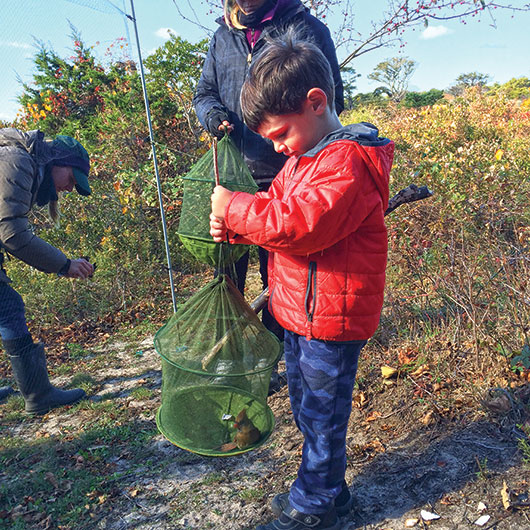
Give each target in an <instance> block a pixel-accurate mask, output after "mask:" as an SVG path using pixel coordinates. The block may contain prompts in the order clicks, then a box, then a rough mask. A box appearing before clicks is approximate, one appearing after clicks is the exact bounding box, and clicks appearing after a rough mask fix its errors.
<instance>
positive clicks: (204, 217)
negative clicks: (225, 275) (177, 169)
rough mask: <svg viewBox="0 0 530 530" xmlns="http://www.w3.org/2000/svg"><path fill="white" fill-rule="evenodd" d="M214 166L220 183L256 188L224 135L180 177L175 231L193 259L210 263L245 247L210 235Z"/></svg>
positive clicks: (229, 258) (229, 259) (227, 260)
mask: <svg viewBox="0 0 530 530" xmlns="http://www.w3.org/2000/svg"><path fill="white" fill-rule="evenodd" d="M214 145H215V143H214ZM216 168H218V173H219V184H220V185H221V186H224V187H225V188H227V189H229V190H231V191H245V192H247V193H256V191H257V190H258V187H257V186H256V183H255V182H254V179H253V178H252V175H251V174H250V171H249V170H248V167H247V166H246V164H245V161H244V160H243V158H242V157H241V155H240V153H239V151H238V149H237V147H236V146H235V144H234V142H233V141H232V140H231V139H230V137H229V136H228V135H225V136H224V137H223V138H222V140H220V141H219V142H218V143H217V149H213V148H212V149H210V150H209V151H208V152H207V153H206V154H205V155H204V156H203V157H202V158H201V159H200V160H199V161H198V162H197V163H196V164H195V165H194V166H193V167H192V168H191V170H190V171H189V173H187V174H186V175H185V176H184V177H183V181H184V196H183V199H182V210H181V213H180V221H179V227H178V235H179V237H180V240H181V241H182V244H183V245H184V246H185V247H186V249H187V250H189V252H191V253H192V254H193V256H195V258H196V259H198V260H199V261H200V262H202V263H206V264H208V265H212V266H214V267H218V266H219V265H220V264H221V265H230V264H231V263H234V262H236V261H237V260H238V259H239V258H240V257H241V256H242V255H243V254H244V253H245V252H246V251H247V250H248V247H247V246H246V245H227V244H226V243H215V242H214V241H213V239H212V236H211V235H210V212H211V209H212V208H211V202H210V197H211V195H212V191H213V188H214V186H215V184H216Z"/></svg>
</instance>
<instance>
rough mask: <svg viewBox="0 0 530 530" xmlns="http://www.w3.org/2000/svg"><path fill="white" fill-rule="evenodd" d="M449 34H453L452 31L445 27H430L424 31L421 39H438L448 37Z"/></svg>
mask: <svg viewBox="0 0 530 530" xmlns="http://www.w3.org/2000/svg"><path fill="white" fill-rule="evenodd" d="M448 33H451V30H450V29H449V28H446V27H445V26H429V27H427V28H425V29H424V30H423V31H422V33H421V38H422V39H436V38H438V37H442V36H443V35H447V34H448Z"/></svg>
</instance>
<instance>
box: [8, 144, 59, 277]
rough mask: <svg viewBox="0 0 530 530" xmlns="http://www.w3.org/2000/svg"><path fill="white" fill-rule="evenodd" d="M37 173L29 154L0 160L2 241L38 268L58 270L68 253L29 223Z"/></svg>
mask: <svg viewBox="0 0 530 530" xmlns="http://www.w3.org/2000/svg"><path fill="white" fill-rule="evenodd" d="M17 151H18V150H17ZM34 173H35V165H34V162H33V161H32V159H31V157H30V156H20V155H16V156H15V155H10V156H6V157H3V158H2V160H0V177H1V179H2V182H1V186H0V244H1V245H2V246H3V247H4V248H5V249H6V250H7V251H8V252H9V253H10V254H12V255H13V256H15V257H16V258H18V259H20V260H22V261H24V262H25V263H27V264H28V265H31V266H32V267H34V268H35V269H38V270H40V271H43V272H49V273H53V272H59V271H60V270H61V269H62V267H63V266H64V265H65V264H66V262H67V258H66V256H65V255H64V254H63V253H62V252H61V251H60V250H59V249H57V248H55V247H54V246H52V245H50V244H48V243H46V241H44V240H42V239H41V238H40V237H37V236H36V235H35V234H33V232H32V230H31V226H30V224H29V220H28V213H29V210H30V208H31V204H32V196H33V194H32V186H33V182H34Z"/></svg>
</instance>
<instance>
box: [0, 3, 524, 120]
mask: <svg viewBox="0 0 530 530" xmlns="http://www.w3.org/2000/svg"><path fill="white" fill-rule="evenodd" d="M176 1H177V3H178V5H179V6H181V8H182V9H183V10H184V11H185V12H186V14H187V15H189V16H192V13H190V11H189V7H188V6H189V2H188V0H176ZM111 2H112V3H111ZM111 2H109V1H107V0H48V1H46V2H44V1H42V0H2V17H1V19H0V71H2V77H3V79H2V83H1V84H0V119H12V118H14V116H15V114H16V112H17V109H18V104H17V102H16V97H17V95H20V93H21V85H20V84H19V82H18V81H17V76H18V77H20V78H21V79H22V80H24V81H26V82H28V81H31V79H32V78H31V73H32V67H33V62H32V57H33V56H34V54H35V51H36V48H35V45H34V42H35V39H37V40H39V41H42V42H44V43H46V44H47V45H48V46H49V47H51V48H53V49H54V50H55V51H56V52H57V53H59V54H60V55H61V56H64V57H68V56H69V55H70V53H71V47H72V46H71V39H70V37H69V35H70V33H71V30H70V23H71V24H73V26H75V27H76V28H77V30H78V31H79V32H80V33H81V37H82V39H83V40H84V42H85V43H86V44H88V45H95V48H94V50H95V53H96V55H97V56H98V57H100V58H101V59H102V60H105V57H107V56H106V55H105V53H106V50H107V48H109V47H111V46H112V48H111V49H112V50H114V52H113V53H114V54H115V55H114V56H116V54H120V53H129V54H130V56H131V57H132V58H133V59H136V58H137V54H136V44H135V37H134V31H133V27H132V25H131V24H130V23H129V24H126V23H125V18H124V17H123V16H122V15H121V14H120V13H119V11H118V10H117V9H115V7H118V8H119V9H120V10H121V11H124V12H127V13H129V14H130V13H131V4H130V0H111ZM190 2H191V4H192V5H194V6H195V10H196V13H197V14H198V15H199V16H200V18H201V21H202V22H203V24H204V26H206V27H208V28H215V26H216V24H215V22H214V18H215V15H217V14H219V13H214V14H212V15H207V14H206V13H207V8H206V6H205V3H204V0H190ZM512 3H513V4H514V5H523V4H524V3H525V2H522V1H514V2H512ZM383 5H386V2H383V1H379V2H375V1H374V0H356V1H355V2H354V9H355V11H354V12H353V15H354V17H355V18H354V20H355V26H356V27H359V28H365V27H370V21H371V20H375V19H377V18H379V17H380V16H381V12H380V9H381V7H382V6H383ZM113 6H115V7H113ZM134 7H135V11H136V19H137V25H138V31H139V37H140V43H141V49H142V54H143V55H144V57H145V56H147V55H148V54H149V53H150V52H151V51H152V50H154V49H156V48H157V47H158V46H160V45H162V44H163V43H164V40H165V39H166V38H167V31H168V30H170V31H173V32H175V33H177V34H178V35H180V36H181V37H183V38H185V39H187V40H190V41H192V42H195V41H197V40H199V39H201V38H203V37H205V36H207V33H206V32H205V31H204V30H202V29H200V28H199V27H197V26H195V25H193V24H191V23H190V22H187V21H185V20H183V19H182V18H180V17H179V14H178V11H177V9H176V7H175V4H174V2H173V0H134ZM496 16H497V27H496V28H494V27H492V25H491V21H490V20H489V18H488V17H484V18H483V20H482V21H481V22H477V21H476V20H473V21H469V23H468V24H465V25H464V24H462V23H461V22H454V21H450V22H449V21H447V22H446V21H442V22H439V23H432V24H431V25H430V26H429V27H428V28H427V29H425V28H423V27H421V28H418V29H416V30H415V31H408V32H407V33H406V34H405V41H406V46H405V47H404V48H402V49H401V50H400V49H396V48H383V49H379V50H376V51H373V52H370V53H367V54H365V55H363V56H361V57H359V58H358V59H356V60H355V61H354V62H353V63H351V66H352V67H354V68H355V69H356V71H357V72H358V73H360V74H361V77H360V78H359V80H358V81H357V86H358V89H359V91H361V92H368V91H371V90H373V89H374V88H375V87H376V86H377V85H376V83H375V82H373V81H371V80H369V79H368V77H367V76H368V74H370V73H371V72H372V71H373V69H374V68H375V66H376V65H377V64H378V63H379V62H380V61H383V60H385V59H388V58H391V57H396V56H398V55H401V56H406V57H408V58H410V59H412V60H414V61H416V62H417V63H418V67H417V70H416V72H415V73H414V75H413V76H412V78H411V81H410V85H409V89H410V90H418V91H424V90H429V89H431V88H440V89H443V88H447V87H449V86H450V85H451V84H452V83H453V82H454V80H455V79H456V78H457V77H458V75H460V74H462V73H469V72H473V71H476V72H480V73H483V74H488V75H489V76H490V80H491V82H500V83H504V82H506V81H508V80H509V79H511V78H512V77H521V76H525V77H530V53H529V50H530V32H529V31H528V27H529V26H530V13H523V14H518V15H516V16H515V17H512V16H511V15H510V14H508V13H504V12H500V11H498V10H497V15H496ZM333 22H334V20H333V18H332V19H331V20H330V27H331V28H333ZM126 28H127V29H126ZM120 37H126V38H130V44H131V45H130V47H125V48H123V49H120V48H119V46H120V43H119V42H116V39H118V38H120ZM96 43H99V44H96ZM338 55H339V60H340V59H341V58H344V57H345V56H346V55H347V50H346V49H342V48H339V50H338Z"/></svg>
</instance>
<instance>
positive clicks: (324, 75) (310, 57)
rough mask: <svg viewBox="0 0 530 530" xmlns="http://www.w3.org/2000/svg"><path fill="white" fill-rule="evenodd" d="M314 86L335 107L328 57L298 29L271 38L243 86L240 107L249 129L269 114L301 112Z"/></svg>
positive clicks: (253, 128) (253, 127) (256, 127)
mask: <svg viewBox="0 0 530 530" xmlns="http://www.w3.org/2000/svg"><path fill="white" fill-rule="evenodd" d="M312 88H320V89H322V90H323V91H324V93H325V94H326V96H327V98H328V105H329V107H330V108H331V109H333V108H334V105H335V104H334V99H335V84H334V81H333V74H332V72H331V66H330V65H329V62H328V60H327V59H326V56H325V55H324V54H323V53H322V52H321V51H320V50H319V49H318V48H317V46H316V45H315V44H313V43H312V42H310V41H309V40H307V39H304V38H303V37H301V34H300V33H299V32H298V31H297V30H296V29H294V30H293V29H292V28H290V29H288V30H287V31H286V32H285V34H283V35H281V36H279V37H275V38H274V39H269V41H268V43H267V45H266V48H265V49H264V51H263V52H262V53H261V54H260V55H259V57H258V58H257V60H256V62H255V63H254V64H253V65H252V66H251V68H250V71H249V74H248V77H247V79H246V81H245V83H244V84H243V87H242V89H241V97H240V103H241V110H242V113H243V119H244V120H245V123H246V124H247V126H248V128H249V129H251V130H253V131H257V129H258V127H259V126H260V125H261V123H262V122H263V121H264V119H265V118H266V117H267V115H270V116H279V115H282V114H292V113H300V112H302V104H303V102H304V101H305V100H306V97H307V93H308V92H309V90H311V89H312Z"/></svg>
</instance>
